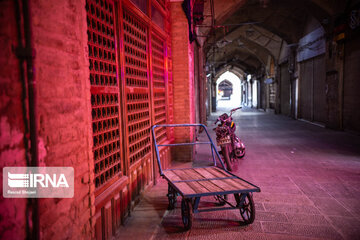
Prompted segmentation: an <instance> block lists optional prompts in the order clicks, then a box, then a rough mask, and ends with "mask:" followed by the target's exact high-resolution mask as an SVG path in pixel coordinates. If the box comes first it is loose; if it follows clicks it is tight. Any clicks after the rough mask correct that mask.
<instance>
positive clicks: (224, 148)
mask: <svg viewBox="0 0 360 240" xmlns="http://www.w3.org/2000/svg"><path fill="white" fill-rule="evenodd" d="M221 153H222V155H223V157H224V160H225V164H226V168H227V170H228V171H229V172H231V171H232V167H231V164H230V154H229V148H228V147H227V146H222V147H221Z"/></svg>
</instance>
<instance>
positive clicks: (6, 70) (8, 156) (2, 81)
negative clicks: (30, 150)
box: [0, 0, 27, 239]
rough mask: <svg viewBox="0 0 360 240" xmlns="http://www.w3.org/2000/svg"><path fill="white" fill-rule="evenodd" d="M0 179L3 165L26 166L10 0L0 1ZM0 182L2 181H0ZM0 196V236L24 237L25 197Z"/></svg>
mask: <svg viewBox="0 0 360 240" xmlns="http://www.w3.org/2000/svg"><path fill="white" fill-rule="evenodd" d="M0 45H1V55H0V166H1V171H0V178H1V179H2V178H3V176H2V172H3V171H2V169H3V167H11V166H16V165H20V166H26V160H25V148H24V140H23V139H24V131H25V127H24V119H23V110H22V101H21V98H22V89H23V88H22V82H21V80H20V71H19V69H20V68H19V61H18V59H17V57H16V55H15V54H14V51H13V47H16V46H17V27H16V18H15V6H14V1H11V0H6V1H1V2H0ZM1 181H2V180H1ZM0 188H1V197H0V238H1V239H24V238H25V237H26V228H25V227H26V216H25V212H26V202H27V200H26V199H11V198H3V196H2V184H1V186H0Z"/></svg>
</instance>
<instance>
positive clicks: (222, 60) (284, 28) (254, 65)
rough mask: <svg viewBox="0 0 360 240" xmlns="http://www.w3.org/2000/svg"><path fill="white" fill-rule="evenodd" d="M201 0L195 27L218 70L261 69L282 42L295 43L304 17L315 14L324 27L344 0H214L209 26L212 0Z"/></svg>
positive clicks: (251, 71) (277, 55)
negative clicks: (201, 18) (199, 18)
mask: <svg viewBox="0 0 360 240" xmlns="http://www.w3.org/2000/svg"><path fill="white" fill-rule="evenodd" d="M201 3H202V4H204V8H203V9H204V12H203V14H204V21H203V22H202V23H201V25H203V26H204V25H205V27H200V28H197V34H198V35H200V36H204V37H198V41H199V42H200V43H201V44H204V50H205V54H206V57H207V64H208V65H209V66H211V67H215V69H216V70H220V69H222V68H223V67H226V66H229V65H231V66H236V67H238V68H241V69H242V70H244V71H245V72H248V73H255V72H258V71H259V70H260V69H261V68H262V69H264V65H266V63H267V61H268V59H269V57H270V58H272V59H273V60H274V61H275V62H276V61H278V60H279V56H280V49H281V46H282V45H283V44H293V43H297V42H298V40H299V39H300V38H301V37H302V36H303V33H304V27H305V25H306V21H308V20H309V19H310V18H314V19H316V20H317V21H318V22H319V25H320V24H321V25H322V26H323V27H324V28H325V29H326V28H327V27H329V25H330V23H331V17H332V16H335V15H336V13H338V12H340V11H342V10H343V9H344V7H345V5H346V1H336V0H302V1H299V0H229V1H223V0H214V12H215V13H214V14H215V24H214V25H213V28H209V26H211V25H212V24H211V17H210V16H211V8H210V3H211V1H210V0H208V1H205V2H204V1H201V0H197V1H196V2H195V4H201Z"/></svg>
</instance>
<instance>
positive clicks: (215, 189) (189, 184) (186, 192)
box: [151, 124, 260, 229]
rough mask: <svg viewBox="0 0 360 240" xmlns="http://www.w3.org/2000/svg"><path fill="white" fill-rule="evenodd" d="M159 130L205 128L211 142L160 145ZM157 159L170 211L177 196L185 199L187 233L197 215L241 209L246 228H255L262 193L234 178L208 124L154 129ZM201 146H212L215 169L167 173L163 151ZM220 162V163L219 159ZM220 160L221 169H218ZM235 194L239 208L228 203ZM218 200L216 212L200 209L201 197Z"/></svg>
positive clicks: (180, 169) (188, 169) (172, 125)
mask: <svg viewBox="0 0 360 240" xmlns="http://www.w3.org/2000/svg"><path fill="white" fill-rule="evenodd" d="M158 127H165V128H166V127H201V128H203V129H204V130H205V133H206V135H207V137H208V140H209V141H206V142H190V143H170V144H157V141H156V134H155V128H158ZM151 131H152V136H153V141H154V146H155V151H156V158H157V162H158V166H159V172H160V176H161V177H163V178H164V179H166V180H167V182H168V194H167V197H168V200H169V209H174V208H175V204H176V201H177V196H179V195H180V196H182V201H181V213H182V214H181V215H182V220H183V223H184V227H185V229H190V228H191V227H192V216H193V213H198V212H210V211H221V210H233V209H239V210H240V215H241V216H242V218H243V222H244V224H251V223H253V221H254V219H255V205H254V201H253V198H252V193H253V192H260V188H259V187H257V186H256V185H254V184H252V183H250V182H248V181H246V180H244V179H242V178H240V177H238V176H236V175H234V174H232V173H231V172H229V171H227V170H226V167H225V165H224V162H223V160H222V158H221V157H220V154H219V152H218V151H217V149H216V147H215V144H214V142H213V141H212V139H211V137H210V135H209V133H208V131H207V128H206V126H205V125H204V124H162V125H154V126H153V127H152V129H151ZM197 144H209V145H210V148H211V155H212V160H213V166H210V167H193V168H175V169H166V170H163V169H162V166H161V161H160V153H159V147H174V146H187V145H197ZM215 157H216V158H217V159H216V158H215ZM217 160H219V162H220V164H221V168H220V167H218V166H217ZM229 194H234V197H235V200H236V205H234V204H232V203H230V202H229V201H227V195H229ZM205 196H214V197H215V199H216V200H217V201H218V205H221V206H224V205H225V204H226V205H227V206H226V207H219V206H216V207H214V208H203V209H199V203H200V199H201V197H205Z"/></svg>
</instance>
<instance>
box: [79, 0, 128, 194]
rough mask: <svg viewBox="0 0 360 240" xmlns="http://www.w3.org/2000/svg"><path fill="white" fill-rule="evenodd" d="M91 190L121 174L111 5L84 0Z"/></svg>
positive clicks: (106, 2) (117, 89) (117, 93)
mask: <svg viewBox="0 0 360 240" xmlns="http://www.w3.org/2000/svg"><path fill="white" fill-rule="evenodd" d="M86 10H87V26H88V31H87V34H88V48H89V69H90V84H91V106H92V129H93V152H94V164H95V168H94V169H95V187H96V188H99V187H101V186H103V185H104V184H105V183H106V182H108V181H109V180H111V179H112V178H113V177H114V176H116V175H118V174H120V173H121V171H122V170H121V160H120V158H121V151H120V132H119V125H120V124H119V88H118V83H117V79H116V66H117V63H116V51H115V33H114V5H113V2H112V1H104V0H102V1H98V0H96V1H95V0H94V1H92V0H87V1H86Z"/></svg>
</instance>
